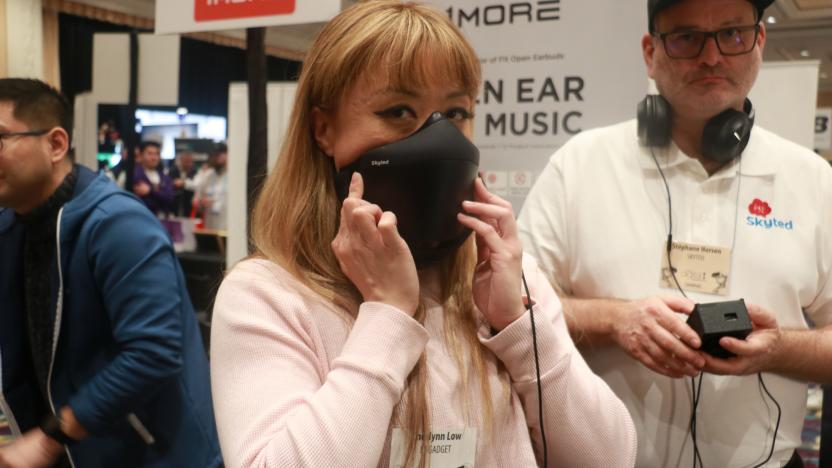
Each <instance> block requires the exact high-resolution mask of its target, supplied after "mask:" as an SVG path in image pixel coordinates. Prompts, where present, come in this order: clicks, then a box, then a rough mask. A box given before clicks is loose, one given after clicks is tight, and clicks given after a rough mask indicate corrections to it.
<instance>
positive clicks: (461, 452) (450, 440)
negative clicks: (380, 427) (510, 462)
mask: <svg viewBox="0 0 832 468" xmlns="http://www.w3.org/2000/svg"><path fill="white" fill-rule="evenodd" d="M418 437H419V439H418V441H419V442H418V443H417V445H416V453H415V454H414V457H413V461H412V462H411V463H410V465H409V466H407V467H405V466H404V459H405V455H406V453H405V452H406V450H407V442H408V440H407V432H405V431H403V430H402V429H400V428H395V429H393V437H392V440H391V442H390V468H410V467H413V466H418V465H419V459H420V458H421V457H420V454H421V451H420V449H421V443H422V434H419V436H418ZM428 437H430V449H429V450H428V454H429V455H430V467H431V468H446V467H447V468H457V467H465V468H473V467H474V460H475V459H476V455H477V430H476V429H475V428H470V427H469V428H465V429H436V430H434V431H433V432H430V433H428Z"/></svg>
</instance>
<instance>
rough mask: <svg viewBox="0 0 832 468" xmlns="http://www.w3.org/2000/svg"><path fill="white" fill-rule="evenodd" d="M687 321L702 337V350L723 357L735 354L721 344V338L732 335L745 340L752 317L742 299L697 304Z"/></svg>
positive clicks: (749, 331) (749, 330) (749, 329)
mask: <svg viewBox="0 0 832 468" xmlns="http://www.w3.org/2000/svg"><path fill="white" fill-rule="evenodd" d="M687 323H688V325H689V326H690V327H691V328H693V329H694V330H695V331H696V333H697V334H698V335H699V338H700V339H702V348H701V349H702V351H704V352H706V353H708V354H710V355H711V356H714V357H718V358H723V359H724V358H730V357H734V356H735V354H734V353H732V352H730V351H728V350H726V349H725V348H723V347H722V346H720V344H719V339H720V338H722V337H723V336H732V337H734V338H737V339H740V340H743V339H745V337H746V336H748V334H749V333H751V319H750V318H749V317H748V309H747V308H746V307H745V301H744V300H742V299H739V300H736V301H725V302H711V303H708V304H696V306H694V308H693V312H691V314H690V317H688V321H687Z"/></svg>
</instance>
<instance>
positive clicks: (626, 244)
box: [519, 120, 832, 467]
mask: <svg viewBox="0 0 832 468" xmlns="http://www.w3.org/2000/svg"><path fill="white" fill-rule="evenodd" d="M655 152H656V157H657V159H658V161H659V163H660V164H661V165H662V168H663V170H664V172H665V176H666V177H667V181H668V184H669V186H670V192H671V199H672V205H673V210H672V212H673V240H674V242H677V241H682V242H689V243H696V244H706V245H711V246H721V247H731V246H732V245H733V247H734V250H733V252H732V257H731V274H730V278H729V283H728V295H727V296H713V295H708V294H701V293H688V296H689V297H690V298H691V299H692V300H694V301H696V302H715V301H722V300H731V299H738V298H744V299H745V300H746V302H750V303H755V304H758V305H760V306H762V307H764V308H766V309H768V310H770V311H772V312H774V313H775V314H776V315H777V320H778V322H779V324H780V326H781V327H784V328H791V329H805V328H807V323H806V321H805V320H804V316H803V313H802V312H801V311H805V312H806V314H807V315H808V316H809V317H810V318H811V320H812V321H814V322H815V324H816V325H817V326H823V325H827V324H830V323H832V280H831V279H830V273H832V271H831V270H832V168H830V166H829V164H828V163H827V162H826V161H824V160H823V159H822V158H821V157H819V156H817V155H815V154H814V153H812V152H811V151H808V150H806V149H804V148H802V147H799V146H797V145H796V144H794V143H791V142H789V141H787V140H784V139H782V138H780V137H778V136H776V135H774V134H773V133H771V132H768V131H766V130H764V129H761V128H759V127H755V128H754V129H753V132H752V136H751V140H750V142H749V145H748V147H747V148H746V149H745V151H744V152H743V155H742V158H741V161H739V160H738V161H734V162H733V163H731V164H730V165H728V166H727V167H725V168H723V169H722V170H721V171H719V172H718V173H716V174H714V175H713V176H711V177H708V174H707V172H706V171H705V169H704V168H703V167H702V165H701V164H700V163H699V162H698V161H697V160H695V159H693V158H689V157H687V156H686V155H684V154H683V153H682V152H681V151H680V150H679V149H678V147H677V146H676V145H675V144H671V146H670V147H669V148H667V149H657V150H656V151H655ZM740 167H741V169H742V175H741V176H739V177H738V170H739V169H740ZM755 200H756V201H755ZM766 207H767V208H766ZM763 214H765V215H764V216H763ZM519 224H520V235H521V238H522V240H523V243H524V246H525V249H526V251H527V252H529V253H531V254H532V255H533V256H534V257H536V258H537V260H538V263H539V264H540V267H541V268H542V269H543V270H544V271H545V272H546V274H547V275H549V278H550V280H551V281H552V282H553V284H554V285H555V286H556V287H557V288H559V289H560V290H561V291H563V292H564V293H565V294H567V295H571V296H575V297H578V298H620V299H637V298H642V297H646V296H650V295H654V294H677V295H678V294H679V292H678V291H675V290H673V289H664V288H662V287H660V286H659V282H660V277H661V272H660V265H661V259H662V253H663V250H664V246H665V242H666V239H667V231H668V206H667V195H666V192H665V187H664V184H663V183H662V180H661V177H660V175H659V172H658V170H657V169H656V166H655V163H654V162H653V159H652V158H651V155H650V150H649V149H648V148H644V147H641V146H639V144H638V140H637V136H636V122H635V120H632V121H628V122H624V123H621V124H618V125H615V126H612V127H607V128H602V129H597V130H591V131H587V132H583V133H581V134H579V135H576V136H575V137H573V138H572V139H571V140H570V141H569V142H568V143H567V144H566V145H564V146H563V147H562V148H561V149H560V150H559V151H558V152H556V153H555V154H554V155H553V156H552V158H551V160H550V161H549V164H548V165H547V167H546V168H545V170H544V171H543V173H542V174H541V176H540V178H539V179H538V180H537V182H536V183H535V186H534V187H533V189H532V190H531V192H530V194H529V196H528V198H527V199H526V202H525V205H524V206H523V209H522V211H521V214H520V217H519ZM735 230H736V238H735V237H734V236H735V234H734V233H735ZM584 355H585V357H586V358H587V361H588V362H589V364H590V366H591V367H592V369H593V370H594V371H595V372H596V373H598V374H599V375H600V376H601V377H602V378H603V379H604V380H605V381H606V382H607V383H608V384H609V385H610V386H611V387H612V389H613V390H614V391H615V392H616V393H617V394H618V396H619V397H620V398H621V399H622V400H624V402H625V403H626V404H627V407H628V409H629V410H630V413H631V415H632V417H633V420H634V422H635V424H636V428H637V431H638V439H639V440H638V463H637V466H640V467H675V466H680V467H689V466H691V464H692V460H693V452H692V443H691V439H690V436H689V431H688V424H689V420H690V413H691V398H690V397H691V389H690V379H671V378H668V377H664V376H661V375H658V374H656V373H654V372H652V371H651V370H649V369H648V368H647V367H645V366H644V365H642V364H641V363H639V362H637V361H636V360H634V359H632V358H630V357H629V356H628V355H627V354H626V353H625V352H624V351H623V350H622V349H621V348H618V347H605V348H600V349H595V350H591V351H584ZM818 365H828V364H826V363H818ZM763 378H764V380H765V383H766V386H767V387H768V389H769V390H770V391H771V393H772V395H773V396H774V397H775V398H776V399H777V401H778V402H779V403H780V406H781V407H782V409H783V417H782V421H781V423H780V429H779V431H778V434H777V441H776V447H775V452H774V456H773V457H772V460H771V461H770V462H769V464H767V465H766V466H781V465H782V464H784V463H785V462H787V461H788V459H789V458H790V457H791V455H792V452H793V450H794V449H795V448H797V447H798V446H799V445H800V433H801V428H802V426H803V418H804V415H805V406H806V385H805V384H804V383H802V382H798V381H795V380H792V379H788V378H785V377H782V376H779V375H774V374H763ZM701 395H702V396H701V398H700V401H699V410H698V416H697V421H698V423H697V443H698V446H699V451H700V454H701V456H702V461H703V462H704V465H705V466H714V467H717V466H718V467H747V466H753V465H754V464H756V463H759V462H761V461H762V460H764V459H765V458H766V456H767V455H768V451H769V449H770V447H771V438H772V435H773V431H774V425H775V420H776V416H777V410H776V408H775V407H774V404H773V403H771V402H770V401H769V400H768V399H767V398H766V397H764V394H763V392H762V390H761V389H760V388H759V387H758V382H757V376H756V375H752V376H747V377H733V376H726V377H722V376H715V375H711V374H706V375H705V377H704V381H703V383H702V394H701ZM576 423H579V422H577V421H576Z"/></svg>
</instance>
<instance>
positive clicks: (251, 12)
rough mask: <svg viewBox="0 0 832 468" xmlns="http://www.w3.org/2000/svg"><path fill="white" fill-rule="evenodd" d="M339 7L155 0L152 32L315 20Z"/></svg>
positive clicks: (290, 1) (310, 0)
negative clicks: (154, 22)
mask: <svg viewBox="0 0 832 468" xmlns="http://www.w3.org/2000/svg"><path fill="white" fill-rule="evenodd" d="M340 10H341V0H256V1H250V0H249V1H241V0H158V1H157V2H156V33H158V34H167V33H181V32H193V31H220V30H225V29H243V28H253V27H259V26H276V25H283V24H302V23H317V22H322V21H328V20H329V19H330V18H332V17H333V16H335V15H336V14H337V13H338V12H339V11H340Z"/></svg>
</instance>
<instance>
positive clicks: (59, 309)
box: [46, 207, 75, 468]
mask: <svg viewBox="0 0 832 468" xmlns="http://www.w3.org/2000/svg"><path fill="white" fill-rule="evenodd" d="M63 214H64V208H63V207H61V209H60V210H58V220H57V223H56V228H55V232H56V234H55V247H56V252H57V257H56V258H57V264H58V298H57V304H56V306H55V329H54V330H53V331H52V359H50V360H49V373H48V374H46V393H47V396H48V397H49V408H50V409H51V410H52V414H53V415H55V416H57V415H58V413H57V412H56V411H55V403H54V402H53V400H52V368H53V367H54V365H55V353H56V352H57V351H58V337H59V336H60V334H61V316H62V314H63V312H64V273H63V268H62V267H61V218H62V217H63ZM64 451H65V452H66V456H67V458H68V459H69V464H70V465H71V466H72V467H73V468H75V462H74V461H73V460H72V454H71V453H69V447H67V446H64Z"/></svg>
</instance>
